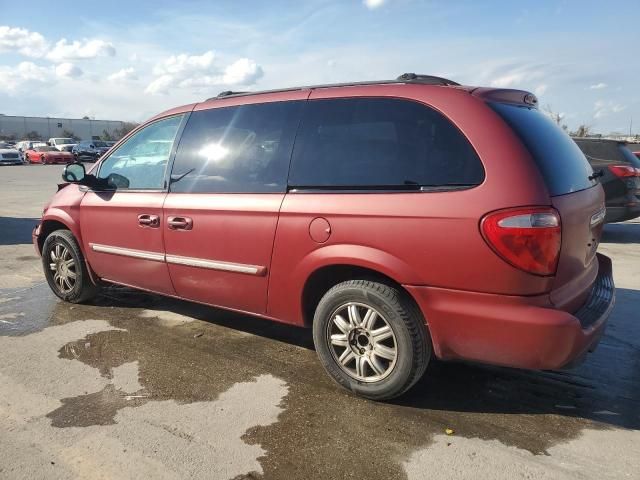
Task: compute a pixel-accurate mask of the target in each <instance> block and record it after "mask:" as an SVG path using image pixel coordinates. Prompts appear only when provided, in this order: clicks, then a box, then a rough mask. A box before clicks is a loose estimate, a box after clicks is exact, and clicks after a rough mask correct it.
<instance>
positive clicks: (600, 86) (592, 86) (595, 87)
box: [589, 82, 607, 90]
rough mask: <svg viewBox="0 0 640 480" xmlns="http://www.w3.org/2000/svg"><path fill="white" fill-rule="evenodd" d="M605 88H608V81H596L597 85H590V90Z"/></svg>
mask: <svg viewBox="0 0 640 480" xmlns="http://www.w3.org/2000/svg"><path fill="white" fill-rule="evenodd" d="M603 88H607V84H606V83H602V82H600V83H596V84H595V85H591V86H590V87H589V90H602V89H603Z"/></svg>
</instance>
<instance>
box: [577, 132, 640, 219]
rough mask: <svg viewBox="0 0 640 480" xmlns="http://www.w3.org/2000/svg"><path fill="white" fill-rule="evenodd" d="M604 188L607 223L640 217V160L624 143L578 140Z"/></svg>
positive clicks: (590, 139)
mask: <svg viewBox="0 0 640 480" xmlns="http://www.w3.org/2000/svg"><path fill="white" fill-rule="evenodd" d="M574 141H575V142H576V143H577V144H578V146H579V147H580V150H582V152H583V153H584V154H585V156H586V157H587V160H589V163H590V164H591V166H592V167H593V170H594V171H595V172H596V174H598V175H601V176H600V179H599V180H600V183H601V184H602V186H603V187H604V193H605V197H606V206H607V214H606V216H605V222H607V223H612V222H623V221H625V220H631V219H632V218H636V217H638V216H640V160H639V159H638V158H637V157H636V156H635V155H634V154H633V153H632V152H631V150H629V149H628V148H627V146H626V144H625V143H624V142H621V141H618V140H606V139H601V138H581V137H580V138H579V137H576V138H574Z"/></svg>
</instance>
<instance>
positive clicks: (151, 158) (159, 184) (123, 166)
mask: <svg viewBox="0 0 640 480" xmlns="http://www.w3.org/2000/svg"><path fill="white" fill-rule="evenodd" d="M182 118H183V115H177V116H174V117H169V118H165V119H163V120H158V121H157V122H154V123H151V124H150V125H147V126H146V127H144V128H143V129H141V130H139V131H138V132H136V133H135V134H134V135H133V136H132V137H131V138H129V139H128V140H127V141H126V142H125V143H123V144H122V145H120V146H119V147H118V148H117V149H116V150H114V151H113V152H112V153H111V155H109V157H108V158H106V159H105V160H104V161H103V162H102V164H101V165H100V171H99V172H98V177H99V178H104V179H107V178H109V179H110V180H111V182H112V183H114V184H115V185H117V186H118V188H130V189H161V188H164V176H165V170H166V167H167V162H168V161H169V155H170V154H171V148H172V146H173V142H174V140H175V137H176V133H177V132H178V128H179V127H180V122H181V121H182Z"/></svg>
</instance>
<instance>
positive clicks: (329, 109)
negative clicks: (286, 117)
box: [289, 98, 484, 189]
mask: <svg viewBox="0 0 640 480" xmlns="http://www.w3.org/2000/svg"><path fill="white" fill-rule="evenodd" d="M483 180H484V169H483V167H482V163H481V161H480V159H479V158H478V155H477V154H476V152H475V151H474V149H473V148H472V146H471V144H470V143H469V141H468V140H467V139H466V137H465V136H464V135H463V134H462V133H461V132H460V131H459V130H458V129H457V128H456V127H455V126H454V125H453V124H452V123H451V122H450V121H449V120H448V119H446V118H445V117H444V116H443V115H442V114H440V113H439V112H437V111H435V110H433V109H431V108H429V107H427V106H425V105H421V104H419V103H416V102H412V101H407V100H399V99H387V98H349V99H330V100H310V101H309V102H308V103H307V106H306V108H305V113H304V118H303V120H302V126H301V130H300V132H299V133H298V137H297V139H296V145H295V148H294V152H293V160H292V165H291V173H290V176H289V185H291V186H293V187H320V188H322V187H324V188H326V187H330V188H331V187H343V188H345V187H353V188H400V189H402V188H406V189H412V188H414V189H415V188H416V187H418V186H446V185H477V184H479V183H482V181H483Z"/></svg>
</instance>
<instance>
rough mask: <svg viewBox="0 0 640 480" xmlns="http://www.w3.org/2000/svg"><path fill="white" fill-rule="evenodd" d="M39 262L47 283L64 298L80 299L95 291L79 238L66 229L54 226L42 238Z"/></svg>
mask: <svg viewBox="0 0 640 480" xmlns="http://www.w3.org/2000/svg"><path fill="white" fill-rule="evenodd" d="M42 266H43V268H44V273H45V277H46V279H47V283H48V284H49V287H50V288H51V290H52V291H53V293H55V294H56V295H57V296H58V297H60V298H61V299H62V300H64V301H66V302H71V303H82V302H85V301H87V300H89V299H90V298H92V297H94V296H95V295H96V293H97V292H98V287H97V286H96V285H94V284H93V282H92V281H91V278H90V277H89V272H88V270H87V266H86V263H85V260H84V255H82V251H81V250H80V247H79V246H78V242H76V239H75V238H74V236H73V234H72V233H71V232H70V231H69V230H55V231H54V232H52V233H51V234H50V235H49V236H48V237H47V238H46V239H45V241H44V245H43V246H42Z"/></svg>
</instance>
